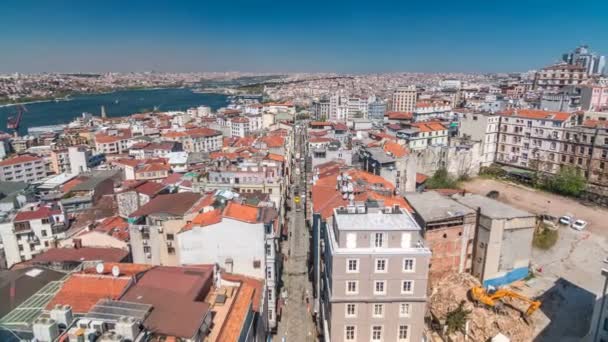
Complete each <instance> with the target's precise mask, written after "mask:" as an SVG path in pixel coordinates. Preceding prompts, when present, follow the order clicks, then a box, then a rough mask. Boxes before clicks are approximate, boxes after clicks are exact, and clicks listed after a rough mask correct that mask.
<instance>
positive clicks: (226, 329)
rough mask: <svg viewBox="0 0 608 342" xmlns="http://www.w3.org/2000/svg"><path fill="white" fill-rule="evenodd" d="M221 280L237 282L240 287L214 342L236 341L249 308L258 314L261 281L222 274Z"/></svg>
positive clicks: (261, 287)
mask: <svg viewBox="0 0 608 342" xmlns="http://www.w3.org/2000/svg"><path fill="white" fill-rule="evenodd" d="M222 279H225V280H227V281H230V282H239V283H240V286H239V289H238V292H237V293H236V295H235V296H236V297H235V299H234V302H233V303H232V307H231V308H230V312H229V313H228V316H227V317H226V319H225V320H224V325H222V327H221V329H220V333H219V335H218V337H217V340H216V341H217V342H233V341H238V339H239V336H240V334H241V330H242V329H243V323H244V322H245V318H246V316H247V313H248V310H249V308H250V307H252V309H253V311H257V312H259V306H260V300H261V297H262V289H263V281H262V280H259V279H254V278H250V277H245V276H240V275H234V274H228V273H224V274H222Z"/></svg>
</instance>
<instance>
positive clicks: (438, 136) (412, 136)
mask: <svg viewBox="0 0 608 342" xmlns="http://www.w3.org/2000/svg"><path fill="white" fill-rule="evenodd" d="M397 138H398V139H404V140H406V142H407V147H409V148H410V149H412V150H423V149H425V148H427V147H428V146H446V145H448V143H449V138H448V129H447V127H445V126H444V125H443V124H441V123H439V122H419V123H414V124H412V125H411V128H406V129H402V130H400V131H398V132H397Z"/></svg>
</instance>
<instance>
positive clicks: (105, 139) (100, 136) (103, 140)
mask: <svg viewBox="0 0 608 342" xmlns="http://www.w3.org/2000/svg"><path fill="white" fill-rule="evenodd" d="M127 139H131V130H130V129H120V130H118V132H117V134H116V135H110V134H107V133H97V134H95V142H96V143H100V144H108V143H113V142H117V141H120V140H127Z"/></svg>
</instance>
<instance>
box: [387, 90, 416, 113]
mask: <svg viewBox="0 0 608 342" xmlns="http://www.w3.org/2000/svg"><path fill="white" fill-rule="evenodd" d="M417 98H418V93H417V92H416V86H414V85H410V86H408V87H400V88H397V89H396V90H395V92H394V93H393V99H392V102H391V111H393V112H413V111H414V109H416V100H417Z"/></svg>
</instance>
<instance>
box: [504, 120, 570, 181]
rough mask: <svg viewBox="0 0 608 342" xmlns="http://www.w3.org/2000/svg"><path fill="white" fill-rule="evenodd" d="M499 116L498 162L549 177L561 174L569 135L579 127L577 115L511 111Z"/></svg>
mask: <svg viewBox="0 0 608 342" xmlns="http://www.w3.org/2000/svg"><path fill="white" fill-rule="evenodd" d="M499 115H500V116H501V120H500V133H499V134H500V136H499V139H498V149H497V152H496V161H497V162H499V163H503V164H509V165H512V166H516V167H523V168H526V169H531V170H536V171H542V172H547V173H556V172H557V171H558V170H559V164H560V163H561V158H562V157H561V151H562V149H563V147H562V145H563V144H564V141H565V140H564V139H565V136H566V132H565V131H566V129H567V128H571V127H574V125H575V124H576V115H575V114H573V113H567V112H552V111H543V110H533V109H511V110H506V111H503V112H500V113H499Z"/></svg>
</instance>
